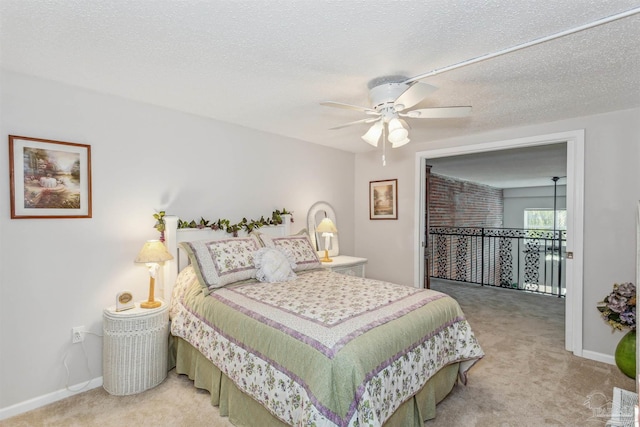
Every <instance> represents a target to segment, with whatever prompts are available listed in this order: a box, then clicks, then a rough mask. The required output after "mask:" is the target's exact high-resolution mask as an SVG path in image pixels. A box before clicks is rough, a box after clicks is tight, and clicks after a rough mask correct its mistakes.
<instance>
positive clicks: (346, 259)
mask: <svg viewBox="0 0 640 427" xmlns="http://www.w3.org/2000/svg"><path fill="white" fill-rule="evenodd" d="M330 258H331V259H332V260H333V262H323V263H322V267H324V268H326V269H327V270H331V271H335V272H336V273H340V274H346V275H348V276H356V277H364V270H365V264H366V263H367V259H366V258H358V257H354V256H346V255H338V256H334V257H330Z"/></svg>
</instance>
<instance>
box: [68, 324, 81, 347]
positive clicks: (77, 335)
mask: <svg viewBox="0 0 640 427" xmlns="http://www.w3.org/2000/svg"><path fill="white" fill-rule="evenodd" d="M82 341H84V326H76V327H75V328H72V329H71V343H73V344H75V343H79V342H82Z"/></svg>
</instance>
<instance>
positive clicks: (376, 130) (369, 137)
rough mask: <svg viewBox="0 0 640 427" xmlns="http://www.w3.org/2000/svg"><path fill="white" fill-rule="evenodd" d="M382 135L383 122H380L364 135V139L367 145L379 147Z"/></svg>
mask: <svg viewBox="0 0 640 427" xmlns="http://www.w3.org/2000/svg"><path fill="white" fill-rule="evenodd" d="M380 135H382V121H381V120H378V121H377V122H375V123H374V124H373V125H372V126H371V127H370V128H369V130H368V131H367V132H366V133H365V134H364V135H362V139H363V140H364V142H366V143H367V144H369V145H373V146H374V147H377V146H378V141H380Z"/></svg>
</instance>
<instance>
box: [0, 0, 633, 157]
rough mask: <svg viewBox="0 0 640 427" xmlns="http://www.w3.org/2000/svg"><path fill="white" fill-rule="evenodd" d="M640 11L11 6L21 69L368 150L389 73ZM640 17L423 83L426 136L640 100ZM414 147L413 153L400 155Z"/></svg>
mask: <svg viewBox="0 0 640 427" xmlns="http://www.w3.org/2000/svg"><path fill="white" fill-rule="evenodd" d="M638 6H640V5H639V4H638V0H636V1H630V0H608V1H604V0H558V1H548V2H546V6H545V2H535V7H534V6H533V4H532V2H531V1H530V0H526V1H524V0H486V1H481V2H480V1H477V2H476V1H469V0H467V1H446V0H440V1H436V0H420V1H418V0H416V1H388V0H387V1H381V0H368V1H366V2H365V1H354V0H351V1H326V0H316V1H292V0H268V1H267V0H264V1H261V0H253V1H220V0H218V1H208V2H205V1H199V0H183V1H175V0H171V1H170V0H153V1H151V0H148V1H146V0H138V1H131V0H127V1H124V0H111V1H87V0H47V1H45V0H0V16H1V18H0V25H1V27H0V43H1V44H0V46H1V51H0V65H1V66H2V67H4V68H6V69H8V70H12V71H17V72H22V73H26V74H30V75H35V76H39V77H44V78H47V79H51V80H55V81H60V82H65V83H68V84H72V85H77V86H81V87H84V88H89V89H93V90H96V91H99V92H104V93H110V94H115V95H118V96H121V97H125V98H129V99H134V100H138V101H143V102H147V103H151V104H155V105H160V106H165V107H169V108H173V109H177V110H181V111H185V112H188V113H193V114H197V115H201V116H206V117H212V118H215V119H218V120H222V121H226V122H231V123H236V124H239V125H242V126H245V127H249V128H255V129H258V130H261V131H266V132H271V133H275V134H280V135H284V136H288V137H292V138H297V139H300V140H304V141H309V142H312V143H317V144H323V145H327V146H331V147H335V148H339V149H343V150H347V151H352V152H363V151H366V150H372V149H373V148H372V147H370V146H369V145H367V144H366V143H364V142H363V141H362V140H361V139H360V136H361V135H362V134H363V133H364V132H365V131H366V129H367V125H358V126H352V127H348V128H343V129H339V130H328V128H330V127H333V126H336V125H339V124H342V123H345V122H350V121H354V120H358V119H360V118H363V115H362V113H359V112H356V111H349V110H339V109H331V108H327V107H323V106H320V105H319V102H320V101H324V100H332V101H338V102H343V103H349V104H356V105H362V106H369V103H368V98H367V97H368V93H367V83H368V82H369V81H370V80H371V79H374V78H376V77H379V76H384V75H390V74H401V75H405V76H408V77H413V76H417V75H421V74H424V73H427V72H429V71H432V70H438V69H441V68H443V67H446V66H449V65H452V64H457V63H460V62H462V61H466V60H469V59H472V58H476V57H479V56H482V55H486V54H490V53H492V52H496V51H500V50H503V49H506V48H510V47H512V46H516V45H519V44H522V43H526V42H529V41H532V40H535V39H538V38H541V37H545V36H548V35H551V34H554V33H558V32H561V31H565V30H568V29H571V28H575V27H578V26H581V25H584V24H587V23H590V22H593V21H597V20H599V19H602V18H604V17H607V16H610V15H614V14H618V13H620V12H624V11H627V10H630V9H634V8H636V7H638ZM639 70H640V15H638V14H636V15H633V16H630V17H627V18H624V19H620V20H617V21H614V22H611V23H607V24H605V25H601V26H598V27H596V28H593V29H589V30H585V31H581V32H578V33H576V34H572V35H568V36H565V37H562V38H559V39H555V40H552V41H549V42H546V43H543V44H539V45H535V46H532V47H528V48H526V49H523V50H519V51H517V52H513V53H509V54H507V55H504V56H500V57H497V58H494V59H490V60H487V61H483V62H479V63H476V64H473V65H469V66H466V67H463V68H459V69H456V70H453V71H449V72H445V73H442V74H438V75H435V76H433V77H427V78H425V79H423V80H422V81H424V82H425V83H429V84H431V85H435V86H437V87H438V88H439V89H438V90H437V91H436V92H434V93H433V94H432V95H430V96H429V97H428V98H427V99H426V100H425V101H423V102H421V103H420V104H419V105H418V107H434V106H447V105H471V106H473V113H472V115H471V116H470V117H467V118H462V119H433V120H426V119H425V120H412V121H410V125H411V127H412V128H411V130H410V138H411V140H412V141H417V142H426V141H430V140H435V139H441V138H447V137H454V136H457V135H463V134H468V133H473V132H479V131H487V130H491V129H496V128H504V127H512V126H519V125H525V124H534V123H540V122H551V121H555V120H560V119H563V118H570V117H577V116H583V115H590V114H596V113H602V112H607V111H613V110H621V109H627V108H633V107H638V106H640V72H639ZM399 149H402V148H399Z"/></svg>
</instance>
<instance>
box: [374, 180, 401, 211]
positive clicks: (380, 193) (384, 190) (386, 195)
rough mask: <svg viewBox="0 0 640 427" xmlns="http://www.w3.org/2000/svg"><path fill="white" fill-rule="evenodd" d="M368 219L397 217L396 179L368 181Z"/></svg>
mask: <svg viewBox="0 0 640 427" xmlns="http://www.w3.org/2000/svg"><path fill="white" fill-rule="evenodd" d="M369 219H398V180H397V179H388V180H385V181H370V182H369Z"/></svg>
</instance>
